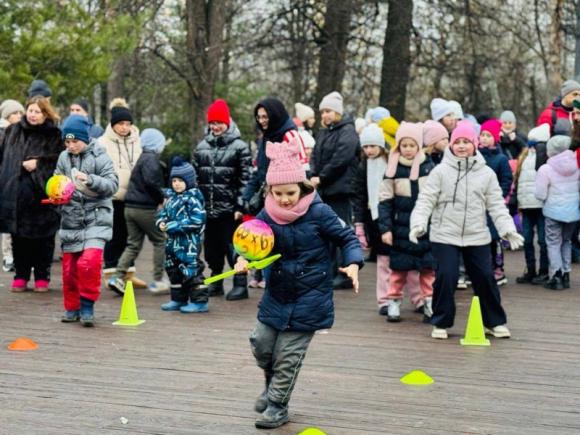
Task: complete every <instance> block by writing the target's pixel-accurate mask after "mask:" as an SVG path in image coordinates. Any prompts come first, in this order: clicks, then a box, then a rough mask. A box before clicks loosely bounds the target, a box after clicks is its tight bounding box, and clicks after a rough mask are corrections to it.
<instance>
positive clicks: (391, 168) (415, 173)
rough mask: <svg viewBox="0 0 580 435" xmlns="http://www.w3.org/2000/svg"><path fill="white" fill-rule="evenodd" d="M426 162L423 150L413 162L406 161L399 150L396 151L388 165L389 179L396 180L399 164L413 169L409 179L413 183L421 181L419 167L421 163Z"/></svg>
mask: <svg viewBox="0 0 580 435" xmlns="http://www.w3.org/2000/svg"><path fill="white" fill-rule="evenodd" d="M424 161H425V154H424V153H423V151H422V150H420V151H419V152H418V153H417V154H415V158H414V159H413V160H408V159H405V158H404V157H403V156H401V154H400V153H399V150H398V149H397V150H395V151H394V152H392V153H391V154H390V155H389V163H388V164H387V178H395V174H396V172H397V166H398V164H399V162H401V163H403V164H405V166H410V167H411V174H410V176H409V179H410V180H411V181H414V180H418V179H419V167H420V166H421V163H423V162H424Z"/></svg>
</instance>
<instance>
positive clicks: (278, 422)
mask: <svg viewBox="0 0 580 435" xmlns="http://www.w3.org/2000/svg"><path fill="white" fill-rule="evenodd" d="M284 423H288V408H287V407H286V406H284V405H281V404H279V403H275V402H272V401H270V400H269V401H268V407H267V408H266V410H265V411H264V412H263V413H262V415H261V416H259V417H258V418H257V419H256V427H257V428H258V429H274V428H276V427H280V426H282V425H283V424H284Z"/></svg>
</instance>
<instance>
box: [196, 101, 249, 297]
mask: <svg viewBox="0 0 580 435" xmlns="http://www.w3.org/2000/svg"><path fill="white" fill-rule="evenodd" d="M207 122H208V124H209V128H210V132H209V134H208V135H207V136H206V137H205V139H204V140H202V141H201V142H200V143H199V144H198V145H197V147H196V148H195V151H194V153H193V165H194V167H195V169H196V171H197V174H198V183H199V189H200V190H201V192H202V193H203V196H204V198H205V209H206V213H207V224H206V229H205V240H204V255H205V261H206V262H207V263H208V266H209V268H210V269H211V273H212V275H219V274H220V273H222V271H223V268H224V264H225V261H224V258H225V257H227V258H228V262H229V264H230V266H232V267H233V265H234V261H235V258H234V253H233V249H232V237H233V235H234V231H235V229H236V226H237V224H238V223H239V222H240V221H241V219H242V216H243V209H244V206H243V204H244V203H243V199H242V196H243V192H244V189H245V188H246V184H247V183H248V179H249V178H250V169H251V166H252V155H251V153H250V147H249V146H248V144H247V143H246V142H244V141H243V140H242V139H241V136H240V131H239V130H238V127H237V126H236V124H235V123H234V122H233V121H232V120H231V118H230V109H229V107H228V105H227V103H226V102H225V101H224V100H216V101H214V102H213V103H212V104H211V105H210V106H209V108H208V109H207ZM223 294H224V289H223V281H218V282H215V283H213V284H211V285H210V295H212V296H216V295H223ZM247 298H248V278H247V275H238V276H235V277H234V286H233V288H232V290H231V291H230V292H229V293H228V294H227V296H226V299H227V300H229V301H234V300H239V299H247Z"/></svg>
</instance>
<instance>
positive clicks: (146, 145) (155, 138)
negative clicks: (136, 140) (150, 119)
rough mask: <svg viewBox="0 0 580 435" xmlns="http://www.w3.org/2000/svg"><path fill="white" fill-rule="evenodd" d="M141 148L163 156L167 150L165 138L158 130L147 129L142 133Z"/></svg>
mask: <svg viewBox="0 0 580 435" xmlns="http://www.w3.org/2000/svg"><path fill="white" fill-rule="evenodd" d="M141 148H143V149H144V150H147V151H153V152H155V153H157V154H161V153H162V152H163V149H164V148H165V136H163V133H161V132H160V131H159V130H157V129H156V128H146V129H145V130H143V131H142V132H141Z"/></svg>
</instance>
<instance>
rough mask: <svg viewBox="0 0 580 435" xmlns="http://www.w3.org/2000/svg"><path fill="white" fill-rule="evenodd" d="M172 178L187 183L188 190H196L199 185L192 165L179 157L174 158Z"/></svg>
mask: <svg viewBox="0 0 580 435" xmlns="http://www.w3.org/2000/svg"><path fill="white" fill-rule="evenodd" d="M170 177H171V178H181V179H182V180H183V181H184V182H185V186H186V189H187V190H189V189H192V188H194V187H195V186H196V184H197V176H196V174H195V169H194V168H193V166H191V163H188V162H187V161H185V160H183V159H182V158H181V157H179V156H176V157H174V158H173V160H172V161H171V173H170Z"/></svg>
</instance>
